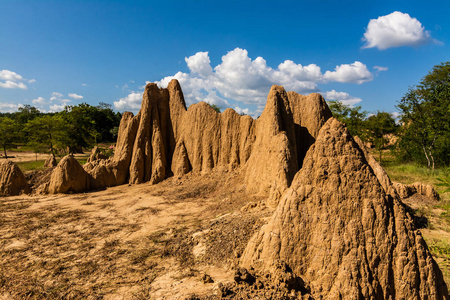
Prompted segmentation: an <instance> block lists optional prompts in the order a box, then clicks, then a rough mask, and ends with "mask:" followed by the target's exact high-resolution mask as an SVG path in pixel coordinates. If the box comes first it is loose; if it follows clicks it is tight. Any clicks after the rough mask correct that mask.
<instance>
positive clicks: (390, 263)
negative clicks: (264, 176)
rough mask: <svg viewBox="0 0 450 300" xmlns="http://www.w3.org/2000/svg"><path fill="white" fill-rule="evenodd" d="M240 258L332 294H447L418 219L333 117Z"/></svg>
mask: <svg viewBox="0 0 450 300" xmlns="http://www.w3.org/2000/svg"><path fill="white" fill-rule="evenodd" d="M241 262H242V266H244V267H246V268H250V267H255V268H256V269H257V270H259V271H261V272H266V273H269V274H274V272H275V269H276V268H275V267H276V266H277V265H279V264H280V263H285V264H286V265H287V266H288V268H289V269H291V270H292V271H293V273H294V274H295V277H298V278H300V279H301V280H299V281H298V282H303V283H304V285H303V286H302V285H301V284H299V285H298V286H296V287H295V289H297V290H304V291H305V292H308V293H311V295H312V296H313V298H319V299H321V298H326V299H368V298H370V299H388V298H390V297H392V298H396V299H397V298H398V299H447V298H448V291H447V287H446V285H445V283H444V281H443V278H442V274H441V271H440V270H439V268H438V267H437V265H436V263H435V261H434V260H433V258H432V257H431V254H430V252H429V251H428V248H427V246H426V244H425V242H424V240H423V239H422V236H421V235H420V233H418V232H417V231H415V229H414V225H413V220H412V219H411V218H410V216H409V214H407V213H406V211H405V208H404V205H403V204H402V203H401V202H400V201H399V200H398V198H397V197H395V198H393V197H392V196H391V195H389V194H388V193H387V191H386V189H385V187H383V184H382V182H380V181H379V180H378V178H377V176H376V174H375V173H374V170H373V169H372V168H371V167H370V166H369V164H368V163H367V158H366V157H365V155H364V151H362V150H361V148H360V147H359V146H358V144H357V143H356V142H355V141H354V140H353V138H352V137H351V136H350V135H349V134H348V132H347V129H346V128H345V126H344V125H343V124H341V123H340V122H339V121H337V120H335V119H330V120H328V122H327V123H326V124H325V126H323V127H322V129H321V130H320V133H319V136H318V137H317V140H316V142H315V144H314V145H313V146H312V147H311V148H310V150H309V151H308V153H307V155H306V157H305V160H304V164H303V168H302V169H301V170H300V172H299V173H298V174H297V175H296V177H295V179H294V181H293V184H292V187H291V188H290V189H289V190H288V191H287V192H286V193H285V194H284V196H283V198H282V200H281V201H280V203H279V205H278V207H277V209H276V211H275V213H274V215H273V216H272V218H271V219H270V221H269V223H268V224H267V225H265V226H263V228H262V229H261V231H260V232H259V233H258V234H256V235H255V236H254V237H253V238H252V239H251V240H250V242H249V244H248V246H247V248H246V250H245V252H244V254H243V257H242V261H241Z"/></svg>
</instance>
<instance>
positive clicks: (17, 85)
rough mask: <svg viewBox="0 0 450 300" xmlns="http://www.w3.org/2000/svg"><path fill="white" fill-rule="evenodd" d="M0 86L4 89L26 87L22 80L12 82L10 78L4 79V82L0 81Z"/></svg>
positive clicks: (24, 88)
mask: <svg viewBox="0 0 450 300" xmlns="http://www.w3.org/2000/svg"><path fill="white" fill-rule="evenodd" d="M0 87H1V88H4V89H23V90H26V89H27V86H26V85H25V84H24V83H23V82H14V81H11V80H6V81H5V82H1V81H0Z"/></svg>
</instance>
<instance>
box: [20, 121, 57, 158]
mask: <svg viewBox="0 0 450 300" xmlns="http://www.w3.org/2000/svg"><path fill="white" fill-rule="evenodd" d="M65 125H66V124H65V123H64V120H63V118H62V116H61V115H54V116H50V115H44V116H41V117H37V118H35V119H33V120H31V121H28V123H27V124H26V126H25V130H26V131H27V132H28V134H29V144H30V145H31V146H32V147H33V149H34V150H35V152H47V151H48V150H49V151H50V153H51V154H52V155H53V156H55V155H56V153H57V150H58V149H62V148H64V147H65V143H64V141H65V139H66V134H65V131H64V128H65V127H66V126H65Z"/></svg>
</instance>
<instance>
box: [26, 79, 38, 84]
mask: <svg viewBox="0 0 450 300" xmlns="http://www.w3.org/2000/svg"><path fill="white" fill-rule="evenodd" d="M35 82H36V79H30V80H28V83H35Z"/></svg>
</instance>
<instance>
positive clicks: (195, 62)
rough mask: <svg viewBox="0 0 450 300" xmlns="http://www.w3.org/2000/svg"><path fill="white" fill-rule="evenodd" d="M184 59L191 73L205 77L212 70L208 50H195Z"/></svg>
mask: <svg viewBox="0 0 450 300" xmlns="http://www.w3.org/2000/svg"><path fill="white" fill-rule="evenodd" d="M184 60H185V61H186V63H187V66H188V68H189V70H191V72H192V73H196V74H198V75H200V76H202V77H207V76H209V75H211V74H212V72H213V70H212V67H211V61H210V60H209V56H208V52H197V53H196V54H195V55H192V56H190V57H185V59H184Z"/></svg>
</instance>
